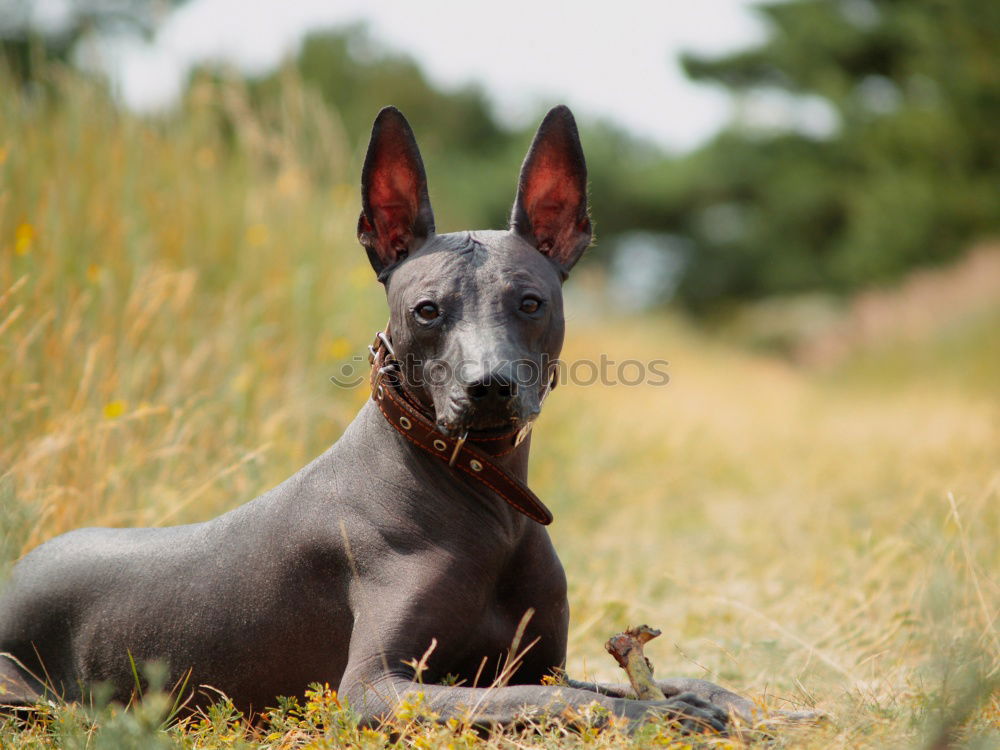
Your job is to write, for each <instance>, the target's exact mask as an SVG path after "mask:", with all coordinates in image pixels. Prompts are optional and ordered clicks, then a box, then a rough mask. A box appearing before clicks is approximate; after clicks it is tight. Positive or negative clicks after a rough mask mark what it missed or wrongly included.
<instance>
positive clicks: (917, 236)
mask: <svg viewBox="0 0 1000 750" xmlns="http://www.w3.org/2000/svg"><path fill="white" fill-rule="evenodd" d="M758 9H759V12H761V13H762V14H763V15H764V17H765V19H766V20H767V22H768V25H769V27H770V32H771V33H770V35H769V38H768V40H767V41H766V42H765V43H763V44H762V45H760V46H759V47H756V48H754V49H750V50H747V51H743V52H739V53H736V54H732V55H728V56H725V57H721V58H714V59H706V58H701V57H696V56H688V57H687V58H686V59H685V60H684V65H685V68H686V70H687V72H688V74H689V75H690V76H692V77H693V78H694V79H696V80H701V81H706V82H713V83H716V84H719V85H722V86H724V87H726V88H727V89H729V90H730V91H731V92H733V94H734V95H735V96H736V97H738V98H741V99H744V100H747V99H750V98H752V97H754V96H756V95H759V94H760V92H762V91H769V92H781V93H782V94H784V95H787V96H789V97H802V96H814V97H816V96H818V97H822V99H823V100H824V101H825V102H827V103H828V104H829V105H830V107H831V108H832V110H833V112H834V113H835V114H836V120H837V125H836V128H835V131H834V132H833V134H832V135H830V136H827V137H817V136H815V135H809V134H807V133H802V132H797V131H795V130H786V131H774V130H771V131H768V130H761V129H760V128H754V127H752V126H751V125H748V124H747V123H745V122H744V123H740V122H736V123H734V124H733V125H732V127H730V128H729V129H727V131H726V132H723V133H721V134H720V135H719V136H718V137H717V138H716V139H714V140H713V141H712V142H711V143H710V144H709V145H708V146H706V147H705V148H703V149H702V150H701V151H699V152H698V153H696V154H694V155H692V156H690V157H689V158H688V159H686V160H685V163H683V164H680V165H671V166H669V167H665V168H666V169H669V170H677V174H675V175H674V177H673V178H672V179H671V178H668V177H664V176H661V177H660V178H659V180H660V182H661V189H662V190H663V191H664V192H663V194H664V195H665V196H666V203H667V204H668V207H669V208H668V210H667V211H666V212H665V214H664V215H665V216H667V217H669V221H668V222H667V224H668V226H669V228H671V229H672V230H673V231H679V232H681V233H684V234H686V235H688V236H690V237H692V238H693V239H694V241H695V246H696V248H697V250H696V252H694V253H692V256H691V258H690V264H689V267H688V271H687V273H686V275H685V278H684V281H683V283H682V285H681V288H680V293H681V295H682V297H683V299H684V300H685V301H687V302H688V303H690V304H692V305H693V306H695V307H701V306H704V305H707V304H709V303H711V302H713V301H716V300H718V299H719V298H727V297H730V298H732V297H735V298H743V297H752V296H759V295H764V294H771V293H776V292H778V293H780V292H789V291H795V290H800V289H812V288H817V287H822V288H827V289H833V290H848V289H851V288H855V287H857V286H859V285H862V284H865V283H869V282H872V281H884V280H889V279H892V278H894V277H897V276H899V275H900V274H902V273H904V272H905V271H907V270H908V269H911V268H913V267H915V266H919V265H923V264H929V263H935V262H940V261H943V260H946V259H948V258H951V257H953V256H955V255H956V254H957V253H958V252H960V251H961V250H962V249H963V248H964V247H966V246H967V244H968V243H969V242H970V241H972V240H974V239H976V238H977V237H979V236H983V235H988V234H990V233H994V232H996V231H997V230H998V229H1000V127H997V122H1000V55H998V52H997V51H998V50H1000V3H997V2H995V0H905V1H904V0H789V1H788V2H768V3H765V4H762V5H760V6H759V8H758Z"/></svg>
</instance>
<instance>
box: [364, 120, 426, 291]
mask: <svg viewBox="0 0 1000 750" xmlns="http://www.w3.org/2000/svg"><path fill="white" fill-rule="evenodd" d="M432 234H434V213H433V212H432V211H431V202H430V198H428V196H427V175H426V174H425V173H424V162H423V160H422V159H421V158H420V150H419V149H418V148H417V141H416V139H415V138H414V137H413V130H411V129H410V124H409V123H408V122H407V121H406V118H405V117H403V115H402V113H401V112H400V111H399V110H398V109H396V108H395V107H386V108H384V109H383V110H382V111H381V112H379V113H378V117H376V118H375V124H374V125H373V126H372V137H371V141H370V142H369V143H368V155H367V156H365V166H364V169H363V170H362V171H361V218H359V219H358V240H359V241H360V242H361V244H362V245H364V247H365V250H366V251H367V252H368V260H370V261H371V264H372V267H373V268H374V269H375V271H376V272H377V273H379V274H381V273H382V272H383V271H385V270H386V269H387V268H389V267H390V266H392V265H394V264H395V263H398V262H399V261H401V260H402V259H403V258H405V257H406V256H407V254H408V253H409V252H410V251H411V250H413V249H414V248H415V247H417V246H418V245H419V244H420V243H422V242H423V241H424V240H425V239H426V238H427V237H429V236H430V235H432Z"/></svg>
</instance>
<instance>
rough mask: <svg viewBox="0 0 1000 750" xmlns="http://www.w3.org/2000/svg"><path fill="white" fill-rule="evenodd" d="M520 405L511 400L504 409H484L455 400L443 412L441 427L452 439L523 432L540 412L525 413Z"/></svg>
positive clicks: (499, 407)
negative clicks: (521, 430)
mask: <svg viewBox="0 0 1000 750" xmlns="http://www.w3.org/2000/svg"><path fill="white" fill-rule="evenodd" d="M523 411H524V410H523V408H522V406H521V404H520V403H518V402H517V401H511V402H509V403H508V404H506V405H503V406H496V407H492V408H481V407H478V406H475V405H473V404H472V403H471V402H470V401H469V400H468V399H465V398H451V399H449V400H448V404H447V406H446V407H445V408H444V409H442V410H439V412H438V416H437V419H436V423H437V428H438V430H440V431H441V433H442V434H444V435H447V436H448V437H458V436H460V435H464V434H466V433H468V439H470V440H475V439H477V438H479V439H485V438H490V437H496V436H498V435H504V434H508V433H511V432H516V431H517V430H520V429H522V428H523V427H525V426H526V425H527V424H529V423H530V422H532V421H534V419H535V418H536V417H537V416H538V411H537V410H534V411H533V412H531V413H528V414H524V413H522V412H523Z"/></svg>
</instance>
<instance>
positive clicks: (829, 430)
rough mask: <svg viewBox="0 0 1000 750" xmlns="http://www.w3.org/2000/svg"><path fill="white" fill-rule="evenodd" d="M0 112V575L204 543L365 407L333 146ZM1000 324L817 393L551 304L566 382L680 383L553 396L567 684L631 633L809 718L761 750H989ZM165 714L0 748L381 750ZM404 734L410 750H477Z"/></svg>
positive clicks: (239, 110)
mask: <svg viewBox="0 0 1000 750" xmlns="http://www.w3.org/2000/svg"><path fill="white" fill-rule="evenodd" d="M0 88H2V89H4V90H6V91H8V95H7V96H4V97H2V98H0V403H2V414H3V420H0V532H2V534H0V538H2V544H3V547H2V549H0V553H2V555H0V565H4V566H5V565H7V564H9V563H10V562H11V561H12V560H13V559H15V558H16V557H17V556H18V555H19V554H21V553H22V552H23V551H24V550H26V549H28V548H30V547H32V546H34V545H36V544H38V543H39V542H41V541H43V540H44V539H47V538H49V537H51V536H53V535H55V534H58V533H61V532H63V531H66V530H68V529H71V528H75V527H77V526H81V525H102V524H106V525H145V524H168V523H176V522H185V521H193V520H199V519H205V518H209V517H212V516H214V515H216V514H218V513H220V512H222V511H224V510H226V509H228V508H231V507H233V506H234V505H236V504H239V503H241V502H243V501H245V500H248V499H250V498H252V497H253V496H255V495H256V494H258V493H259V492H261V491H263V490H265V489H267V488H268V487H270V486H272V485H274V484H275V483H277V482H279V481H281V480H282V479H284V478H285V477H286V476H288V475H289V474H290V473H291V472H293V471H294V470H296V469H297V468H299V467H300V466H301V465H303V464H304V463H305V462H306V461H307V460H309V459H310V458H311V457H312V456H314V455H315V454H316V453H318V452H320V451H321V450H322V449H323V448H324V447H325V446H326V445H328V444H329V443H330V442H332V441H333V440H335V439H336V437H337V436H338V434H339V433H340V432H341V430H342V429H343V427H344V426H345V424H346V423H347V422H348V421H349V420H350V419H351V417H352V416H353V414H354V412H355V411H356V410H357V407H358V405H359V404H360V402H361V401H362V400H363V399H364V398H365V396H366V394H365V392H364V391H363V390H359V391H346V390H342V389H337V388H335V387H334V386H333V385H332V384H331V383H330V382H329V380H328V377H329V376H330V375H331V374H334V373H335V372H336V371H337V369H338V368H339V367H340V365H341V364H342V363H343V362H345V361H347V360H349V359H350V357H351V356H353V355H354V354H356V353H360V352H362V351H363V348H364V346H365V344H366V343H368V338H369V337H370V333H371V331H373V330H374V329H376V328H377V327H379V325H380V324H381V323H382V322H383V317H384V307H383V302H382V299H381V292H380V291H379V289H378V288H377V285H376V284H375V282H374V279H373V278H372V276H373V275H372V273H371V269H370V267H369V266H368V264H367V261H366V260H365V258H364V255H363V252H362V251H361V249H360V248H359V247H358V246H357V244H356V242H355V240H354V237H353V227H354V224H355V221H356V211H357V196H356V194H355V188H354V185H355V182H356V179H355V169H356V167H357V157H358V149H357V148H356V144H347V143H345V142H344V141H343V139H342V138H340V137H339V136H337V135H336V134H337V133H338V132H339V130H338V128H337V126H336V118H335V117H334V116H332V115H330V114H329V113H327V112H326V111H324V110H323V109H322V107H321V106H319V105H318V104H317V103H316V101H315V100H314V99H313V98H312V97H311V96H310V95H309V94H308V92H305V91H303V90H302V89H301V88H300V87H298V86H297V85H296V83H295V82H294V81H289V83H288V85H287V86H286V89H285V93H284V101H283V102H282V106H281V107H278V108H275V109H274V111H268V112H263V113H261V112H254V111H252V110H251V109H250V108H249V107H248V106H247V104H246V98H245V96H243V94H242V92H241V91H240V90H239V88H238V87H233V86H226V87H222V88H220V89H215V88H210V87H203V88H199V89H197V90H196V91H195V92H194V93H193V94H192V96H191V98H190V101H189V103H188V105H187V108H186V110H185V112H184V114H183V115H182V116H178V117H177V118H175V119H172V120H170V121H167V122H159V123H142V122H139V121H137V120H135V119H132V118H130V117H126V116H123V115H121V114H119V113H117V112H116V111H115V110H114V109H113V107H111V106H110V105H109V104H108V102H107V100H106V97H105V96H104V94H103V92H101V91H100V90H99V89H96V88H94V87H93V86H92V85H90V84H88V83H86V82H83V81H81V80H79V79H78V78H75V77H73V76H69V75H66V74H64V73H60V72H58V71H54V72H53V74H52V80H51V82H50V84H49V85H48V87H47V88H46V90H45V91H43V92H39V95H38V96H37V97H36V98H34V99H30V100H28V99H25V98H23V97H19V96H15V95H10V94H9V91H10V84H9V83H2V82H0ZM220 123H221V124H220ZM331 134H333V135H331ZM511 169H512V170H514V169H515V166H514V165H512V167H511ZM432 179H433V175H432ZM512 179H513V172H512ZM582 281H583V279H578V280H575V281H571V282H570V283H571V284H576V285H577V289H578V290H579V289H582V288H584V287H585V286H586V285H585V284H583V283H580V282H582ZM998 323H1000V311H998V310H997V309H996V308H995V307H994V308H992V309H991V310H989V311H987V312H984V313H982V315H981V316H980V317H979V318H978V319H977V320H974V321H966V323H965V324H964V325H963V327H962V328H961V330H959V331H954V330H949V331H946V332H944V333H940V335H939V334H935V335H933V336H929V337H925V338H923V339H921V340H920V341H912V340H909V341H905V342H900V343H899V344H898V345H895V346H889V347H887V348H885V347H884V348H883V350H882V351H876V352H869V353H867V354H864V355H863V356H862V357H854V358H853V359H851V360H849V361H848V362H847V363H845V364H843V365H841V366H839V367H838V368H837V369H836V370H834V371H824V372H823V373H817V372H811V371H809V370H805V369H801V368H796V367H794V366H792V365H789V364H787V363H784V362H782V361H779V360H776V359H772V358H767V357H759V356H754V355H752V354H748V353H746V352H745V351H741V350H739V349H736V348H733V347H728V346H724V345H722V344H719V343H713V342H712V341H711V340H710V339H708V338H707V337H705V336H704V335H700V334H698V333H697V332H695V331H693V330H692V329H690V328H689V327H687V326H686V325H685V324H683V323H682V322H681V321H679V320H678V319H676V318H673V317H663V318H653V317H649V318H644V319H638V320H636V319H621V318H616V317H615V315H614V313H613V311H608V310H607V309H605V308H603V307H602V303H601V302H600V300H599V299H592V298H590V297H589V296H584V299H582V300H581V299H580V297H579V296H578V297H577V298H576V299H575V300H573V304H571V306H570V319H569V330H570V338H569V340H568V342H567V350H566V352H565V354H566V356H567V358H568V359H570V360H573V359H578V358H596V357H599V356H600V355H601V354H602V353H603V354H606V355H607V356H609V357H610V358H612V359H616V360H619V361H620V360H624V359H640V360H642V359H649V358H654V357H662V358H664V359H667V360H669V361H670V362H671V367H670V372H671V376H672V380H671V383H670V384H669V385H668V386H666V387H659V388H654V387H632V388H629V387H622V386H618V387H599V386H590V387H583V386H573V385H565V386H563V387H562V388H560V389H559V390H558V391H557V392H556V394H555V395H554V396H553V397H552V399H551V400H550V402H549V403H548V405H547V407H546V408H547V411H546V414H545V415H544V416H543V419H542V422H541V424H540V426H539V428H538V431H537V436H536V439H535V441H534V442H535V455H534V457H533V475H532V481H533V485H534V487H535V488H536V490H537V491H538V492H539V494H540V495H541V496H542V497H543V498H545V499H546V500H547V501H548V502H549V503H550V504H551V506H552V507H553V510H554V511H555V514H556V518H557V521H556V523H555V524H554V526H553V527H552V533H553V536H554V537H555V540H556V544H557V546H558V548H559V549H560V551H561V554H562V557H563V560H564V562H565V563H566V566H567V569H568V573H569V576H570V581H571V604H572V609H573V619H572V623H571V640H570V662H569V665H568V666H569V669H570V672H571V673H572V674H574V675H577V676H579V675H587V676H593V677H597V678H601V679H613V680H619V679H620V674H619V673H618V670H617V667H615V665H614V663H613V662H612V661H611V659H609V658H608V656H607V655H606V654H605V653H604V652H603V648H602V644H603V642H604V639H605V638H606V637H607V636H608V635H609V634H611V633H612V632H615V631H617V630H620V629H622V627H623V626H624V625H626V624H629V623H637V622H649V623H650V624H652V625H655V626H657V627H660V628H662V629H663V630H664V632H665V635H664V637H663V638H661V639H659V640H658V641H656V642H655V643H654V644H653V645H652V646H651V647H650V656H651V658H652V659H653V660H654V662H655V663H656V665H657V668H658V671H659V673H661V674H667V673H678V674H687V675H692V676H702V675H704V676H708V677H710V678H711V679H714V680H717V681H719V682H721V683H724V684H726V685H727V686H730V687H733V688H735V689H738V690H740V691H742V692H746V693H750V694H753V695H756V696H765V695H766V696H768V700H769V701H770V702H771V704H772V705H787V704H792V705H803V704H805V705H817V706H819V707H821V708H823V709H826V710H827V711H829V712H830V713H831V714H832V716H833V717H834V718H833V720H832V721H831V722H829V723H828V724H827V725H825V726H822V727H819V728H814V729H808V730H798V731H795V732H789V733H786V734H783V735H781V736H780V737H779V738H778V739H777V740H776V741H775V742H776V744H778V745H779V746H789V747H791V746H795V747H815V748H830V747H833V748H854V747H871V748H876V747H888V746H894V747H913V746H920V745H926V746H928V747H945V746H948V743H952V742H954V743H962V742H964V743H968V744H969V746H979V747H986V746H989V745H990V743H998V742H1000V697H998V695H997V693H996V687H997V685H998V682H997V675H998V673H1000V642H998V639H1000V627H998V623H997V618H998V612H1000V580H998V577H997V576H998V571H1000V462H998V456H1000V398H998V393H997V390H996V383H997V382H1000V351H998V343H997V336H996V334H995V330H996V326H997V324H998ZM161 708H162V706H157V705H154V704H153V703H151V704H150V707H149V708H147V709H139V710H137V711H132V712H127V713H122V712H120V711H119V712H114V711H111V710H108V711H105V712H98V713H97V714H91V713H87V712H85V711H83V710H81V709H78V708H74V707H59V708H58V709H54V710H53V716H52V717H51V718H50V720H49V721H47V722H39V723H37V724H35V725H33V726H32V727H29V728H27V729H22V730H20V731H15V729H14V728H13V727H12V726H11V725H9V724H8V725H6V726H5V727H3V728H0V745H2V746H8V745H9V746H28V745H38V746H45V745H51V744H59V745H66V746H76V745H80V746H82V745H83V744H86V743H89V746H91V747H100V746H109V747H111V746H126V745H130V744H131V745H132V746H136V747H149V746H152V744H153V743H154V742H161V743H164V744H165V745H167V746H202V747H211V746H219V745H227V746H228V745H233V744H234V743H236V744H238V743H241V742H242V743H246V744H247V745H248V746H254V747H256V746H267V747H298V746H305V745H307V744H309V743H310V742H312V743H315V744H316V745H317V746H327V745H328V746H334V745H337V746H339V745H341V744H345V743H350V744H360V745H370V746H381V745H383V744H386V743H387V742H390V738H389V737H388V736H385V735H378V734H377V733H376V734H371V733H369V734H365V733H363V732H359V731H358V730H357V729H355V728H353V727H352V726H351V725H350V722H349V721H348V720H347V718H346V716H347V715H346V714H345V713H344V712H343V711H341V710H340V709H339V708H338V706H337V704H336V700H335V698H334V697H332V696H331V695H329V694H326V693H323V692H322V691H319V692H317V693H314V694H313V695H312V697H311V703H310V704H309V706H304V707H302V708H301V710H300V711H299V712H298V713H296V712H295V710H292V709H288V710H286V711H285V712H282V713H279V714H276V715H275V717H274V721H273V722H272V725H271V727H270V729H271V731H270V732H267V731H257V732H256V733H254V732H249V731H248V730H247V728H246V727H245V726H244V725H242V724H241V723H240V722H239V720H238V718H237V717H233V716H232V715H230V714H228V713H227V712H226V709H225V707H224V706H222V707H220V708H219V709H218V710H217V711H216V712H215V713H213V714H212V715H210V716H208V717H205V718H204V720H203V721H201V722H200V723H199V722H189V723H187V724H185V725H182V726H180V727H175V728H174V729H172V730H170V731H169V732H167V733H164V732H160V731H158V730H157V729H156V727H157V724H158V718H157V717H161V714H158V713H157V711H160V710H161ZM414 710H416V709H414ZM395 729H397V730H400V732H401V734H400V735H399V737H398V738H394V739H393V741H396V742H398V743H399V744H402V745H407V746H409V745H413V746H417V747H437V746H442V747H443V746H446V745H447V746H449V747H452V746H466V745H469V746H472V745H477V744H482V742H483V741H482V740H479V739H477V738H476V737H475V736H474V735H470V734H469V733H468V732H466V731H465V730H464V729H463V728H461V727H452V728H448V727H443V728H441V727H428V726H426V725H423V724H419V723H413V722H412V721H410V720H408V719H400V723H399V724H397V725H396V727H395ZM130 738H131V739H130ZM642 739H643V742H645V743H655V744H669V743H670V742H673V741H674V740H672V739H671V736H670V735H669V733H668V732H666V730H663V731H661V730H659V729H657V730H655V731H653V730H651V733H647V734H646V735H644V736H643V738H642ZM488 742H489V744H491V745H497V746H500V745H504V746H511V745H518V746H525V747H532V746H541V745H552V744H556V743H558V744H561V745H581V744H582V745H588V746H605V745H616V746H617V745H621V744H623V743H624V742H626V740H625V739H624V738H623V737H621V736H620V735H618V734H615V733H606V734H597V733H588V732H584V733H582V734H572V733H570V734H567V733H565V732H561V731H558V730H550V731H548V732H545V733H542V734H523V735H496V736H494V737H492V738H491V739H489V741H488ZM678 742H680V741H678ZM711 742H712V743H713V744H721V743H722V741H720V740H713V741H711ZM977 743H978V744H977Z"/></svg>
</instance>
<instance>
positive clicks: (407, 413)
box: [368, 325, 552, 526]
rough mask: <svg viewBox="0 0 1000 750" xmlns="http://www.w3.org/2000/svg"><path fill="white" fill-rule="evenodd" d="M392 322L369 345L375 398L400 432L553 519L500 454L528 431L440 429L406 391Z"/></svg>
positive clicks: (541, 518) (530, 512) (538, 517)
mask: <svg viewBox="0 0 1000 750" xmlns="http://www.w3.org/2000/svg"><path fill="white" fill-rule="evenodd" d="M388 331H389V326H388V325H386V330H385V332H382V331H379V333H377V334H376V335H375V340H374V341H373V342H372V345H371V346H370V347H368V351H369V353H370V356H369V361H370V362H371V365H372V372H371V385H372V400H373V401H374V402H375V405H376V406H378V408H379V411H381V412H382V416H384V417H385V419H386V421H387V422H388V423H389V424H391V425H392V426H393V428H395V430H396V432H398V433H399V434H400V435H402V436H403V437H404V438H406V439H407V440H409V441H410V442H411V443H413V445H415V446H416V447H417V448H420V449H421V450H422V451H424V452H425V453H429V454H430V455H432V456H434V457H435V458H439V459H440V460H441V461H443V462H444V463H446V464H448V465H449V466H450V467H451V468H452V470H453V471H456V472H459V473H461V474H463V475H465V476H467V477H469V478H471V479H473V480H474V481H476V482H479V483H480V484H482V485H483V486H485V487H486V488H488V489H490V490H492V491H493V492H495V493H496V494H497V495H499V496H500V497H501V498H503V500H504V501H506V502H507V504H508V505H510V506H511V507H512V508H514V509H515V510H517V511H519V512H521V513H523V514H524V515H526V516H527V517H528V518H530V519H531V520H532V521H537V522H538V523H540V524H542V525H543V526H548V525H549V524H550V523H552V513H551V511H550V510H549V509H548V508H546V507H545V504H544V503H542V501H541V500H539V499H538V496H537V495H535V493H534V492H532V491H531V490H530V489H528V487H527V485H525V484H524V482H522V481H521V480H520V479H518V478H517V477H515V476H514V475H512V474H511V473H510V472H508V471H507V470H506V469H504V468H503V467H502V466H500V465H499V464H498V463H497V462H496V461H494V460H493V459H494V458H499V457H500V456H505V455H507V454H508V453H511V452H513V450H514V449H515V448H517V446H518V445H520V444H521V441H522V440H524V438H525V437H526V436H527V434H528V429H529V428H530V426H529V428H525V429H521V430H515V431H512V432H508V433H505V434H503V435H490V436H489V437H468V433H466V435H463V436H462V437H459V438H453V437H448V436H447V435H443V434H441V433H440V432H438V430H437V425H436V424H435V422H434V419H433V417H432V416H430V415H428V414H427V413H426V412H425V411H424V410H423V409H422V408H421V407H420V405H419V404H417V403H416V402H415V401H414V400H413V399H411V398H410V397H409V396H408V395H407V394H406V392H405V391H404V390H403V387H402V384H401V382H400V372H399V362H398V361H397V360H396V358H395V356H394V352H393V350H392V342H391V340H390V339H389V334H388Z"/></svg>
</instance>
